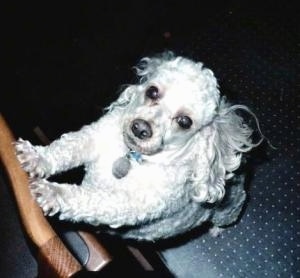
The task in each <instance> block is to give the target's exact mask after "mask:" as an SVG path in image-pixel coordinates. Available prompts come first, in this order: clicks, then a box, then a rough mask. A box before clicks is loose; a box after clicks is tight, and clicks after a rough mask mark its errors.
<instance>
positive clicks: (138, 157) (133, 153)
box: [126, 150, 144, 164]
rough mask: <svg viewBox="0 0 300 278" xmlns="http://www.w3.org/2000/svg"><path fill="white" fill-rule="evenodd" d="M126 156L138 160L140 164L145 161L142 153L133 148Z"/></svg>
mask: <svg viewBox="0 0 300 278" xmlns="http://www.w3.org/2000/svg"><path fill="white" fill-rule="evenodd" d="M126 157H127V158H128V159H130V160H133V161H136V162H138V163H139V164H141V163H142V162H143V160H144V159H143V156H142V154H141V153H139V152H136V151H133V150H130V151H129V152H128V153H127V154H126Z"/></svg>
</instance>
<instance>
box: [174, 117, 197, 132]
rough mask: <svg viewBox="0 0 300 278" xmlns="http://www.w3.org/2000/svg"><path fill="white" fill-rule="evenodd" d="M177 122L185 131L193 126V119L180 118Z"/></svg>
mask: <svg viewBox="0 0 300 278" xmlns="http://www.w3.org/2000/svg"><path fill="white" fill-rule="evenodd" d="M176 121H177V124H178V125H179V126H180V127H181V128H183V129H189V128H190V127H191V126H192V124H193V121H192V119H191V118H190V117H188V116H178V117H177V118H176Z"/></svg>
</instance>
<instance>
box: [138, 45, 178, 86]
mask: <svg viewBox="0 0 300 278" xmlns="http://www.w3.org/2000/svg"><path fill="white" fill-rule="evenodd" d="M174 59H175V55H174V53H173V52H172V51H165V52H163V53H161V54H158V55H156V56H154V57H151V58H149V57H145V58H143V59H141V60H140V62H139V63H138V64H137V66H136V67H134V68H135V70H136V74H137V75H138V76H139V77H140V82H141V83H143V82H146V81H147V80H148V79H150V78H151V77H152V76H153V74H154V73H155V72H156V71H157V68H158V67H159V66H160V65H161V64H162V63H164V62H167V61H171V60H174Z"/></svg>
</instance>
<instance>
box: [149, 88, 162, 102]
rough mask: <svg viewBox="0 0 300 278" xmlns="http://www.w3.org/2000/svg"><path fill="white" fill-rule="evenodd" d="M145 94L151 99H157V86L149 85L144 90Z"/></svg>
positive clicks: (158, 94)
mask: <svg viewBox="0 0 300 278" xmlns="http://www.w3.org/2000/svg"><path fill="white" fill-rule="evenodd" d="M146 96H147V97H148V98H150V99H152V100H157V99H158V98H159V97H160V93H159V90H158V88H157V87H156V86H150V87H149V88H148V89H147V90H146Z"/></svg>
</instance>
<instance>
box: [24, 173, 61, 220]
mask: <svg viewBox="0 0 300 278" xmlns="http://www.w3.org/2000/svg"><path fill="white" fill-rule="evenodd" d="M30 191H31V194H32V195H33V197H34V198H35V200H36V201H37V203H38V204H39V206H40V207H41V208H42V210H43V212H44V214H45V215H49V216H52V215H54V214H56V213H58V212H59V210H60V204H59V201H58V198H59V193H60V192H59V188H58V187H56V186H54V185H53V184H51V182H48V181H47V180H45V179H31V180H30Z"/></svg>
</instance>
